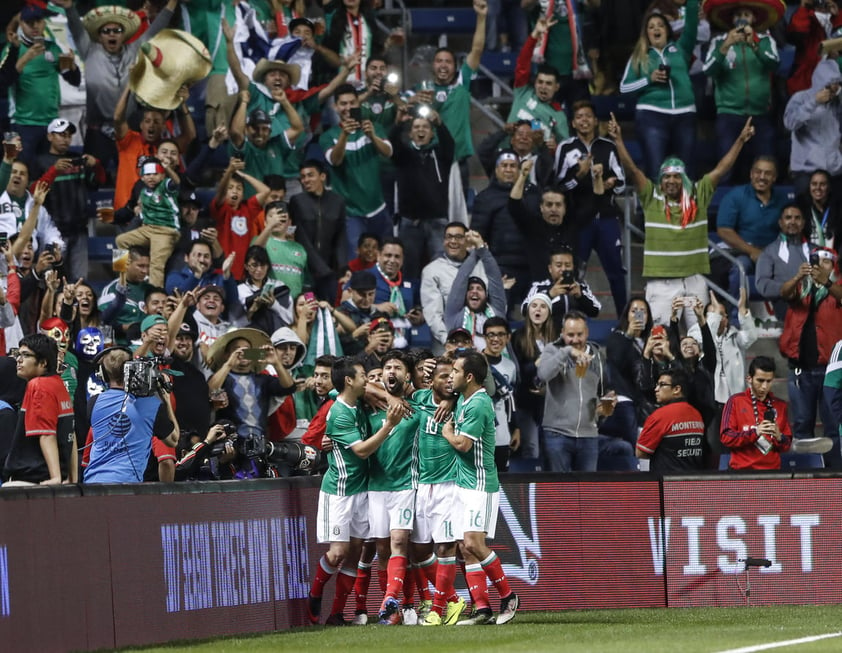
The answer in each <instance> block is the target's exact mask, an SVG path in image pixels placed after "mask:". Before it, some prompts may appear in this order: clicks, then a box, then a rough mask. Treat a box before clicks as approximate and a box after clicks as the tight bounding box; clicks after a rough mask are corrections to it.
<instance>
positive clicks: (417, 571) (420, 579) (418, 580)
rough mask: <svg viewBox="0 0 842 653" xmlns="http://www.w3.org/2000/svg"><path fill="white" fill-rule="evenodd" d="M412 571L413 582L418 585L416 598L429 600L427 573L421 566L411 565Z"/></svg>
mask: <svg viewBox="0 0 842 653" xmlns="http://www.w3.org/2000/svg"><path fill="white" fill-rule="evenodd" d="M412 573H413V574H414V575H415V584H416V585H417V586H418V600H419V601H429V600H430V588H429V587H428V586H427V574H426V573H425V572H424V570H423V569H422V568H421V567H415V566H414V567H413V568H412Z"/></svg>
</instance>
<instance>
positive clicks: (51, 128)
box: [47, 118, 76, 134]
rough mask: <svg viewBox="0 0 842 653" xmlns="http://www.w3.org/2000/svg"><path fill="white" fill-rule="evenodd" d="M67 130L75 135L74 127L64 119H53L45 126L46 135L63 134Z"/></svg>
mask: <svg viewBox="0 0 842 653" xmlns="http://www.w3.org/2000/svg"><path fill="white" fill-rule="evenodd" d="M67 130H70V133H71V134H75V133H76V125H74V124H73V123H72V122H70V121H69V120H65V119H64V118H54V119H53V121H52V122H51V123H50V124H49V125H47V133H48V134H63V133H64V132H66V131H67Z"/></svg>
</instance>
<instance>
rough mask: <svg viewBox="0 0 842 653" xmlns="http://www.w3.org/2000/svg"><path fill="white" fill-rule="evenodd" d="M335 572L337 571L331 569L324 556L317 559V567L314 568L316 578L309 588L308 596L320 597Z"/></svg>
mask: <svg viewBox="0 0 842 653" xmlns="http://www.w3.org/2000/svg"><path fill="white" fill-rule="evenodd" d="M337 571H339V570H338V569H337V568H336V567H331V566H330V564H328V561H327V556H326V555H324V556H322V557H321V558H319V565H318V566H317V567H316V577H315V578H314V579H313V583H312V585H311V586H310V596H315V597H319V596H321V595H322V594H323V593H324V591H325V584H326V583H327V581H329V580H330V579H331V578H332V577H333V575H334V574H335V573H336V572H337Z"/></svg>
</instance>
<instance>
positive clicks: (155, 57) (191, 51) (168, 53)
mask: <svg viewBox="0 0 842 653" xmlns="http://www.w3.org/2000/svg"><path fill="white" fill-rule="evenodd" d="M211 66H212V62H211V56H210V53H209V52H208V49H207V48H206V47H205V45H204V44H203V43H202V42H201V41H200V40H199V39H197V38H196V37H195V36H193V35H192V34H188V33H187V32H184V31H182V30H178V29H165V30H161V31H160V32H159V33H158V34H157V35H156V36H154V37H152V39H150V40H149V41H148V42H146V43H144V44H143V45H142V46H140V52H138V54H137V61H136V63H135V67H134V68H133V69H132V71H131V73H130V74H129V88H131V90H132V92H133V93H134V94H135V96H136V97H137V99H138V100H139V101H140V102H141V103H143V104H145V105H146V106H149V107H153V108H155V109H163V110H171V109H175V108H177V107H178V106H179V105H180V104H181V100H180V99H179V98H178V96H177V95H176V94H177V93H178V90H179V89H180V88H181V87H182V85H184V84H188V85H189V84H193V83H195V82H198V81H199V80H200V79H204V78H205V77H207V76H208V75H209V74H210V71H211Z"/></svg>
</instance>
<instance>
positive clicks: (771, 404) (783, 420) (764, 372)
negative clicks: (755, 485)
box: [720, 356, 792, 469]
mask: <svg viewBox="0 0 842 653" xmlns="http://www.w3.org/2000/svg"><path fill="white" fill-rule="evenodd" d="M774 379H775V361H773V360H772V359H771V358H768V357H766V356H758V357H757V358H755V359H754V360H753V361H751V365H749V368H748V389H746V390H745V391H744V392H740V393H737V394H735V395H732V396H731V398H730V399H729V400H728V403H726V404H725V408H724V409H723V411H722V428H721V431H720V437H721V439H722V444H723V445H725V446H726V447H728V449H730V450H731V460H730V462H729V464H728V466H729V467H730V468H731V469H780V468H781V455H780V454H781V453H782V452H785V451H789V448H790V446H791V445H792V429H791V428H790V426H789V420H788V419H787V414H786V413H787V411H786V403H785V402H784V401H782V400H780V399H778V398H777V397H775V396H774V395H773V394H772V393H771V392H770V388H771V387H772V381H773V380H774Z"/></svg>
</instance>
